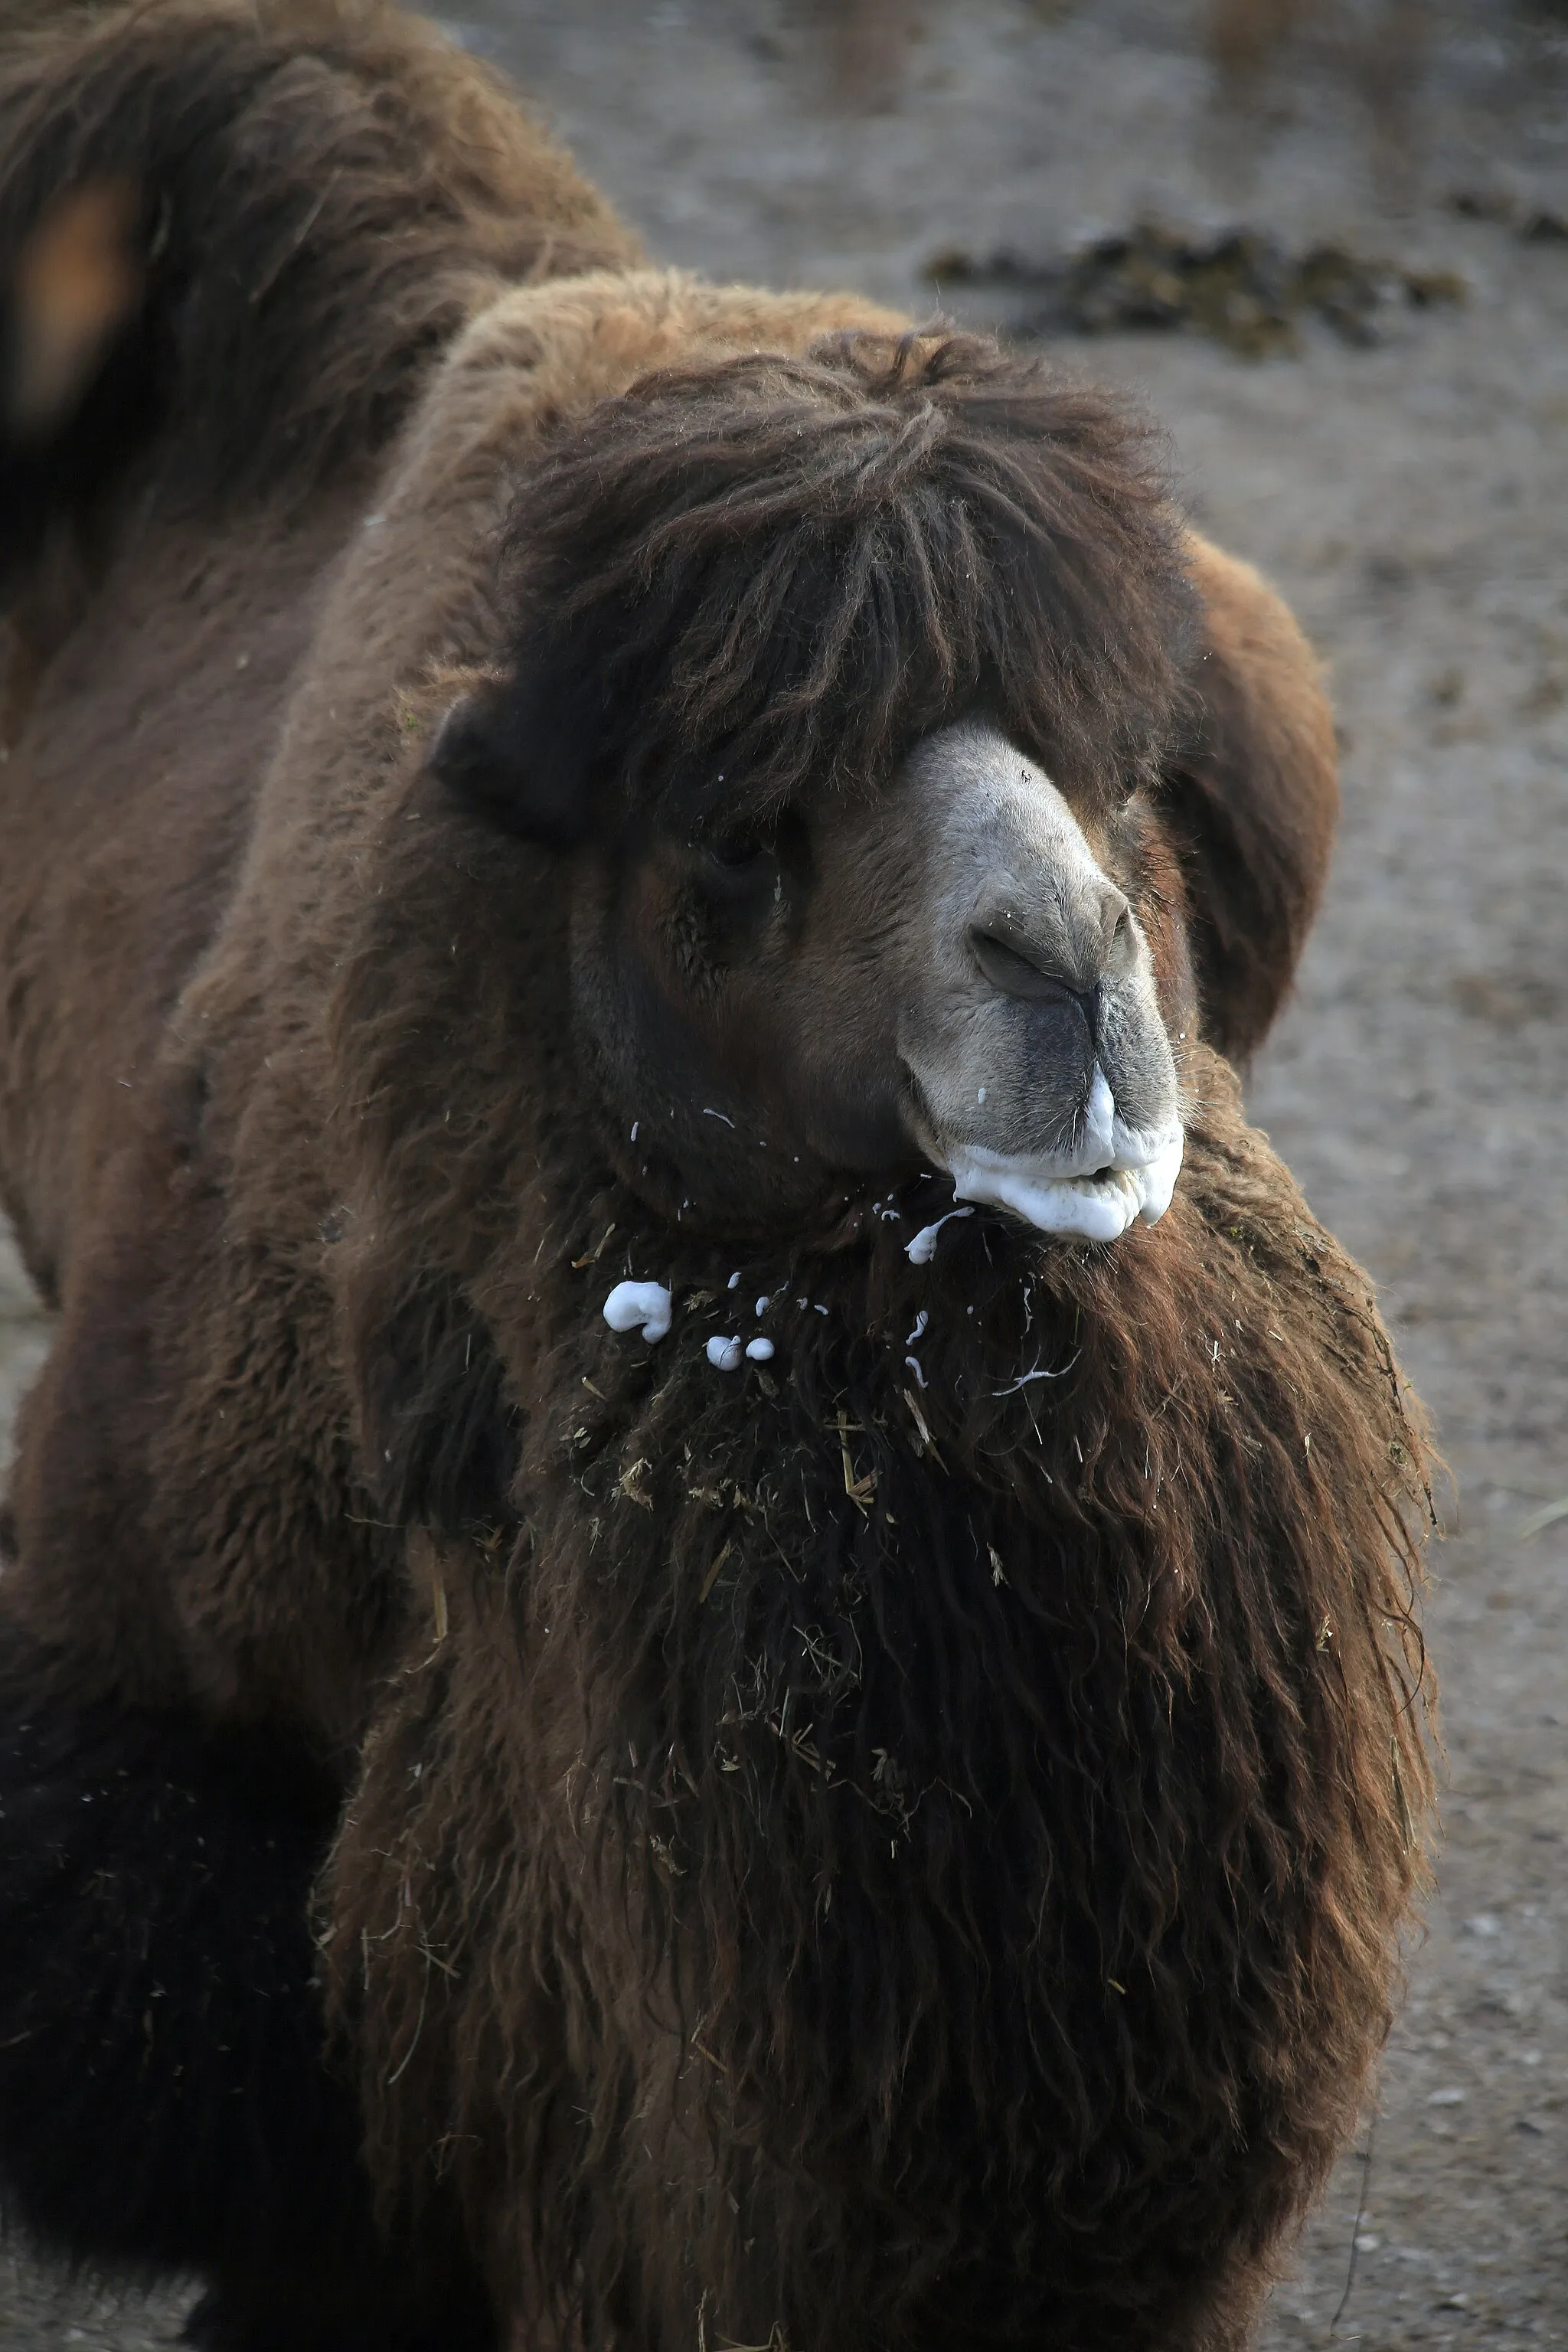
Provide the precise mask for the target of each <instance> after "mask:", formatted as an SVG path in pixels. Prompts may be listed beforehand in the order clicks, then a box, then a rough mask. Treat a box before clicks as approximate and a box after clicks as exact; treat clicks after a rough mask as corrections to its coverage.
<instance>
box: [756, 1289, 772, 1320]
mask: <svg viewBox="0 0 1568 2352" xmlns="http://www.w3.org/2000/svg"><path fill="white" fill-rule="evenodd" d="M769 1303H770V1302H769V1299H768V1295H767V1293H766V1291H764V1292H763V1296H762V1297H761V1298H759V1299H758V1301H757V1313H758V1314H759V1315H765V1314H766V1313H767V1311H768V1307H769Z"/></svg>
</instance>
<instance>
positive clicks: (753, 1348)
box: [746, 1339, 773, 1364]
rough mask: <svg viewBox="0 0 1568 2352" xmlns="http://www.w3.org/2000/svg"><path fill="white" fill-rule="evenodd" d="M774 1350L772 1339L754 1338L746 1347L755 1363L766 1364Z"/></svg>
mask: <svg viewBox="0 0 1568 2352" xmlns="http://www.w3.org/2000/svg"><path fill="white" fill-rule="evenodd" d="M746 1353H747V1355H748V1356H750V1358H751V1360H752V1363H753V1364H765V1363H766V1362H767V1361H768V1359H769V1358H770V1357H771V1356H772V1354H773V1341H772V1340H771V1339H753V1340H752V1341H751V1343H750V1344H749V1346H748V1347H747V1349H746Z"/></svg>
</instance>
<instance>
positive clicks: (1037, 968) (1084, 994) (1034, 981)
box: [969, 923, 1100, 1036]
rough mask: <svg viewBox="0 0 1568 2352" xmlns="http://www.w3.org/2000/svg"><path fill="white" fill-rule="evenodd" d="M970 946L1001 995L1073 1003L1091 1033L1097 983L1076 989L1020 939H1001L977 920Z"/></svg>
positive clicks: (1045, 1002) (1034, 1001) (1037, 1001)
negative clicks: (1039, 958)
mask: <svg viewBox="0 0 1568 2352" xmlns="http://www.w3.org/2000/svg"><path fill="white" fill-rule="evenodd" d="M969 949H970V953H971V954H972V955H973V958H974V961H975V962H976V963H977V964H978V965H979V966H980V969H981V971H983V972H984V975H985V977H986V979H987V980H988V981H989V982H991V985H992V987H993V988H995V989H999V990H1000V992H1002V994H1003V995H1004V996H1016V997H1018V998H1021V999H1022V1000H1023V1001H1024V1002H1025V1003H1030V1004H1060V1005H1064V1006H1066V1005H1075V1006H1076V1007H1077V1008H1078V1010H1079V1013H1082V1015H1083V1017H1084V1020H1085V1022H1086V1023H1087V1024H1088V1026H1089V1034H1090V1036H1092V1035H1093V1034H1094V1030H1095V1022H1096V1017H1097V1011H1098V998H1099V994H1100V991H1099V987H1098V984H1097V985H1095V986H1094V987H1090V988H1087V989H1085V988H1075V987H1074V985H1073V983H1072V982H1071V981H1070V980H1064V979H1063V977H1062V975H1061V973H1060V972H1059V971H1051V970H1050V968H1049V967H1048V966H1047V964H1046V963H1044V962H1043V961H1036V958H1035V957H1034V956H1033V955H1032V954H1030V953H1029V951H1028V950H1027V949H1026V947H1025V946H1023V945H1022V944H1021V943H1020V942H1018V941H1017V940H1005V939H1000V938H998V936H997V934H996V933H995V932H994V931H991V930H987V929H985V928H984V926H983V925H982V924H979V923H974V924H972V925H971V926H970V930H969Z"/></svg>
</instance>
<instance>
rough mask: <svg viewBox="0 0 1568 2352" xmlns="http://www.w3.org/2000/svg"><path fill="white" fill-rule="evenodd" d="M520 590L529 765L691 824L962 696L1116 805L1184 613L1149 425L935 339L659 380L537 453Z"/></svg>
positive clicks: (1178, 671)
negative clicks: (540, 456) (541, 455)
mask: <svg viewBox="0 0 1568 2352" xmlns="http://www.w3.org/2000/svg"><path fill="white" fill-rule="evenodd" d="M504 580H505V588H506V593H507V595H508V599H509V602H511V603H512V605H513V609H514V610H515V611H516V612H517V613H518V614H519V616H520V620H521V638H520V641H519V643H518V645H517V646H516V650H515V655H514V658H513V661H512V663H511V665H510V677H509V680H508V682H507V685H506V687H505V688H503V694H504V696H505V699H506V702H507V704H508V706H509V709H508V711H507V721H506V728H507V733H508V734H509V736H510V739H511V740H512V742H513V743H514V744H515V745H516V746H517V749H518V752H519V754H520V756H521V757H525V758H526V759H527V761H528V762H529V765H530V767H531V769H533V770H534V771H535V772H536V773H537V772H539V771H540V770H541V769H546V770H549V771H550V772H552V773H553V775H554V776H555V777H556V778H557V780H558V782H557V784H556V790H557V792H558V793H561V792H563V791H564V790H565V789H566V788H567V780H568V779H569V784H570V792H571V794H572V796H573V797H574V798H576V799H578V800H579V801H580V803H584V804H601V803H602V802H603V800H604V799H605V796H608V797H609V799H610V801H611V803H612V804H613V803H614V802H615V801H616V799H618V798H620V797H621V796H622V795H624V796H625V802H626V805H629V806H638V805H640V806H643V807H647V808H651V809H652V810H653V811H654V813H656V814H658V816H659V818H660V819H661V821H664V822H670V823H677V824H688V825H689V826H690V827H692V828H693V829H694V830H702V829H705V828H708V827H712V828H714V829H723V828H728V827H730V826H731V825H733V824H736V823H741V824H745V823H747V822H754V821H756V820H758V819H763V818H766V817H767V816H768V815H769V814H773V813H776V811H777V810H779V809H780V808H781V807H782V806H783V805H784V804H785V803H788V802H790V801H791V800H793V799H795V798H797V797H799V796H800V795H802V794H803V793H805V792H806V790H807V789H808V787H811V786H818V787H819V786H821V785H823V784H826V783H831V784H833V785H834V786H837V787H839V788H845V787H847V788H855V787H860V788H864V787H866V786H868V785H874V784H877V783H879V782H885V781H886V779H887V777H888V776H889V773H890V772H891V770H892V768H893V766H894V765H895V764H896V762H897V761H898V760H899V758H900V756H901V755H902V754H903V753H904V752H905V751H907V750H908V749H909V748H910V745H911V744H913V743H914V742H915V741H916V740H918V739H919V738H920V737H921V735H923V734H924V733H926V732H928V731H929V730H931V728H933V727H936V726H938V725H941V724H942V723H944V722H945V721H946V720H948V719H953V718H956V717H959V716H961V715H962V714H963V713H964V712H965V711H969V710H976V709H980V710H984V712H985V713H986V715H987V716H989V717H991V718H992V719H994V720H995V721H996V722H997V723H998V724H999V725H1000V726H1001V727H1002V728H1003V729H1004V730H1005V732H1006V733H1007V734H1008V735H1009V736H1010V737H1011V739H1012V740H1014V741H1015V742H1016V744H1017V745H1018V747H1019V749H1020V750H1022V751H1027V752H1028V753H1029V754H1030V755H1031V756H1033V757H1034V758H1036V759H1037V760H1039V761H1041V763H1042V764H1043V765H1044V766H1045V767H1046V768H1047V772H1050V773H1051V774H1052V775H1053V776H1054V777H1055V778H1056V779H1057V781H1058V782H1060V783H1061V784H1062V785H1063V786H1064V788H1065V789H1068V791H1070V792H1072V793H1073V794H1074V796H1075V797H1078V798H1079V799H1080V800H1081V801H1083V802H1086V803H1089V805H1091V806H1092V805H1101V806H1108V805H1112V804H1114V803H1116V802H1117V801H1118V800H1120V798H1121V796H1122V795H1123V794H1124V793H1125V792H1126V791H1127V789H1128V788H1129V786H1130V785H1131V784H1133V783H1136V782H1140V781H1142V779H1143V778H1144V777H1145V776H1147V775H1148V774H1149V773H1150V772H1152V768H1153V766H1154V764H1155V762H1156V761H1158V760H1159V758H1160V756H1161V753H1162V751H1163V748H1164V746H1165V744H1166V742H1167V740H1168V737H1169V733H1170V730H1171V727H1172V725H1173V718H1174V715H1175V711H1176V706H1177V703H1178V701H1179V698H1180V695H1181V689H1182V681H1183V676H1184V667H1185V665H1186V662H1187V659H1188V654H1189V642H1190V637H1191V634H1192V629H1193V599H1192V593H1191V590H1190V588H1189V586H1188V583H1187V581H1186V577H1185V574H1184V569H1183V565H1182V560H1181V555H1180V551H1179V545H1178V536H1177V524H1176V519H1175V516H1174V514H1173V509H1172V507H1171V504H1170V501H1169V499H1168V495H1167V491H1166V487H1165V483H1164V480H1163V477H1162V474H1161V472H1160V470H1159V467H1158V466H1157V464H1156V462H1155V457H1154V453H1153V450H1152V436H1151V434H1150V432H1149V429H1148V428H1147V426H1146V425H1143V424H1142V422H1141V421H1140V420H1138V419H1137V418H1136V417H1135V416H1134V415H1131V414H1130V412H1129V411H1128V409H1127V408H1126V406H1125V405H1124V404H1122V403H1121V402H1120V401H1119V400H1118V399H1117V398H1116V397H1115V396H1114V395H1113V394H1106V393H1104V392H1101V391H1093V390H1089V389H1086V388H1083V387H1080V386H1078V385H1075V384H1070V383H1064V382H1063V381H1062V380H1060V379H1059V378H1058V376H1056V375H1055V374H1054V373H1052V371H1051V370H1050V369H1049V368H1048V367H1047V365H1046V363H1045V362H1042V361H1040V360H1038V359H1032V358H1017V357H1008V356H1005V355H1004V354H1003V352H1001V351H1000V350H999V349H998V347H997V346H996V344H995V343H994V342H993V341H990V340H989V339H986V338H983V337H977V336H972V335H960V334H956V333H945V332H944V333H940V334H933V333H930V332H926V333H911V334H909V335H906V336H903V337H901V338H897V339H895V338H892V337H889V336H886V335H879V334H870V333H860V334H856V333H847V334H843V335H838V336H835V337H833V338H831V339H829V340H827V341H823V342H821V343H819V344H817V345H816V347H815V348H814V349H813V350H812V352H810V353H809V355H808V356H807V357H806V358H805V359H800V360H794V359H784V358H779V357H770V356H759V357H749V358H743V359H736V360H732V361H729V362H724V363H721V364H719V365H714V366H708V367H703V368H692V369H686V370H680V371H671V372H668V373H658V374H654V375H650V376H647V377H646V378H645V379H644V380H643V381H641V382H640V383H637V384H635V385H633V386H632V388H631V389H630V390H629V391H628V392H626V394H623V395H622V396H620V397H619V398H617V399H615V400H610V401H606V402H605V403H604V404H602V405H600V406H599V407H597V408H595V410H594V411H593V412H592V413H591V414H590V415H588V416H586V417H585V418H584V419H583V420H582V421H581V422H580V423H578V424H576V425H574V426H572V427H571V428H570V429H568V430H567V431H566V432H564V433H563V435H562V436H561V437H560V438H559V439H558V440H557V441H556V442H555V443H554V444H553V446H552V447H551V449H550V450H549V451H548V453H547V454H546V455H545V456H544V457H542V459H541V460H540V461H539V462H538V463H537V464H536V465H535V466H534V467H531V469H530V470H529V472H528V473H527V474H526V475H525V477H524V478H523V479H522V480H521V483H520V485H519V488H518V494H517V499H516V503H515V507H514V510H513V517H512V520H511V524H510V531H509V535H508V540H507V545H506V552H505V557H504Z"/></svg>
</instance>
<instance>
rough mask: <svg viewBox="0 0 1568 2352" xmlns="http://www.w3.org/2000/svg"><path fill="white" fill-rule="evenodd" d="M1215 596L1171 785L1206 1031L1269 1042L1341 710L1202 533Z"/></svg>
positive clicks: (1312, 865)
mask: <svg viewBox="0 0 1568 2352" xmlns="http://www.w3.org/2000/svg"><path fill="white" fill-rule="evenodd" d="M1187 558H1188V563H1189V567H1190V569H1191V572H1192V574H1193V578H1194V584H1195V585H1196V587H1197V588H1198V590H1199V593H1200V594H1201V596H1202V599H1203V607H1204V612H1203V624H1204V625H1203V636H1202V651H1201V656H1200V659H1199V661H1198V663H1197V665H1196V667H1195V670H1194V677H1193V685H1194V704H1195V720H1194V725H1193V727H1192V729H1191V730H1189V735H1188V740H1187V741H1186V742H1185V743H1184V745H1183V747H1182V750H1181V752H1180V754H1179V756H1178V757H1177V758H1176V759H1174V760H1173V761H1172V763H1171V765H1170V767H1169V768H1168V770H1167V771H1166V772H1165V774H1164V776H1163V779H1162V781H1161V786H1160V792H1159V803H1160V809H1161V814H1162V816H1163V819H1164V821H1165V826H1166V831H1167V833H1168V835H1169V836H1170V838H1171V839H1172V841H1173V845H1174V846H1175V848H1176V850H1177V853H1178V855H1179V856H1180V858H1181V861H1182V866H1183V872H1184V879H1185V882H1186V888H1187V901H1188V906H1189V908H1190V924H1189V928H1190V933H1191V945H1192V955H1193V964H1194V971H1195V975H1196V979H1197V983H1198V995H1199V999H1200V1002H1201V1004H1202V1008H1203V1026H1204V1034H1205V1036H1206V1038H1207V1039H1208V1042H1209V1043H1210V1044H1211V1045H1215V1046H1217V1047H1218V1049H1219V1051H1220V1052H1221V1053H1222V1054H1226V1055H1228V1056H1229V1057H1230V1059H1231V1060H1232V1061H1243V1060H1245V1059H1246V1058H1247V1055H1250V1054H1251V1053H1253V1052H1254V1051H1255V1050H1256V1048H1257V1047H1258V1045H1261V1044H1262V1042H1263V1039H1264V1037H1265V1036H1266V1035H1267V1034H1268V1029H1269V1027H1270V1025H1271V1024H1272V1023H1273V1021H1274V1018H1275V1015H1276V1014H1277V1013H1278V1012H1279V1008H1280V1006H1281V1004H1282V1003H1284V1001H1285V998H1286V996H1287V995H1288V993H1289V988H1290V983H1291V981H1292V980H1293V978H1294V976H1295V971H1296V966H1297V963H1298V962H1299V961H1300V954H1301V950H1302V947H1303V946H1304V944H1305V942H1306V937H1307V932H1308V930H1309V929H1310V925H1311V921H1312V918H1313V916H1314V915H1315V914H1316V913H1317V910H1318V902H1319V900H1320V899H1321V897H1322V892H1323V884H1324V882H1325V880H1326V878H1327V876H1328V870H1329V858H1330V855H1331V851H1332V848H1333V841H1334V833H1335V829H1336V826H1337V823H1338V818H1339V768H1338V761H1337V758H1336V754H1335V748H1334V727H1333V715H1332V712H1331V709H1330V708H1329V702H1328V698H1327V696H1326V695H1325V693H1324V691H1323V686H1322V679H1321V671H1320V668H1319V664H1318V661H1317V657H1316V656H1315V655H1314V654H1313V652H1312V649H1311V647H1310V646H1309V645H1308V643H1307V640H1306V638H1305V637H1304V636H1303V635H1302V634H1301V632H1300V629H1299V628H1298V627H1297V625H1296V623H1295V621H1294V619H1293V618H1292V617H1291V614H1289V612H1288V611H1287V609H1286V607H1285V605H1284V604H1282V603H1281V602H1280V600H1279V597H1278V596H1277V595H1276V594H1275V593H1274V592H1273V590H1272V589H1271V588H1270V587H1269V586H1268V583H1266V582H1265V581H1263V580H1262V579H1260V578H1259V576H1258V573H1257V572H1254V571H1253V569H1252V567H1251V565H1250V564H1247V563H1238V562H1236V561H1235V560H1234V559H1233V558H1232V557H1230V556H1228V555H1222V554H1221V553H1220V551H1219V550H1218V549H1217V548H1215V547H1211V546H1209V545H1208V543H1207V541H1205V540H1201V539H1199V538H1198V537H1197V536H1196V535H1195V534H1194V535H1192V537H1191V538H1190V539H1189V541H1188V548H1187Z"/></svg>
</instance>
